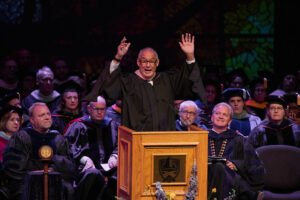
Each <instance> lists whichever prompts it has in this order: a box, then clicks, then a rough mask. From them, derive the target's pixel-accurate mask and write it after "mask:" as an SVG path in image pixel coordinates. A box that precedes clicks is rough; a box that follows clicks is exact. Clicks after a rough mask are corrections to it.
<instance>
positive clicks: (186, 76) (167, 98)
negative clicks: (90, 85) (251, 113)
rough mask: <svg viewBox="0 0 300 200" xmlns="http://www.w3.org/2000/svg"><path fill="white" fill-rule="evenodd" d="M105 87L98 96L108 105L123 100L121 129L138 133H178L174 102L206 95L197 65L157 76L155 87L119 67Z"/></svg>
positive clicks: (107, 79)
mask: <svg viewBox="0 0 300 200" xmlns="http://www.w3.org/2000/svg"><path fill="white" fill-rule="evenodd" d="M107 71H108V70H104V72H107ZM102 84H103V86H102V87H101V88H102V89H100V91H99V94H102V95H104V96H105V98H106V99H107V101H108V102H115V101H116V100H118V99H122V125H125V126H127V127H129V128H131V129H133V130H136V131H167V130H176V128H175V123H174V122H175V121H176V118H175V117H176V111H175V109H174V106H173V101H174V100H175V99H186V98H189V97H191V96H192V95H198V98H199V96H200V97H201V96H202V95H203V94H204V89H203V88H204V87H203V84H202V79H201V76H200V69H199V67H198V65H197V63H193V64H189V65H188V64H185V66H182V67H181V69H174V70H171V71H168V72H158V73H157V74H156V76H155V77H154V78H153V80H152V83H149V82H148V81H146V80H143V79H141V78H140V77H139V76H137V75H136V74H135V73H124V72H122V71H121V69H120V67H119V68H118V69H116V70H115V71H113V72H112V74H109V73H108V74H107V76H106V79H105V80H104V81H103V83H102Z"/></svg>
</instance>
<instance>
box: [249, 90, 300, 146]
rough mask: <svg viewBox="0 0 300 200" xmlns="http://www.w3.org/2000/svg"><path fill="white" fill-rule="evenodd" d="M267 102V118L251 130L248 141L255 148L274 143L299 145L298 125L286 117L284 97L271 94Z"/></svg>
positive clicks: (299, 127) (299, 128) (299, 129)
mask: <svg viewBox="0 0 300 200" xmlns="http://www.w3.org/2000/svg"><path fill="white" fill-rule="evenodd" d="M267 102H268V104H267V119H266V120H264V121H263V122H262V123H261V124H259V125H258V126H257V127H256V128H254V129H253V130H252V131H251V133H250V135H249V138H248V140H249V142H250V143H251V144H252V145H253V146H254V147H255V148H257V147H260V146H264V145H275V144H284V145H291V146H297V147H300V126H299V125H297V124H296V123H295V122H293V121H292V120H290V119H287V117H286V108H287V104H286V102H285V101H284V99H283V98H282V97H278V96H273V95H271V96H268V98H267Z"/></svg>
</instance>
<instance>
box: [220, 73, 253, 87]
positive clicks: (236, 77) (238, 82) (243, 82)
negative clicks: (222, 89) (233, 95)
mask: <svg viewBox="0 0 300 200" xmlns="http://www.w3.org/2000/svg"><path fill="white" fill-rule="evenodd" d="M226 77H227V78H226V80H225V81H226V88H245V87H246V86H247V84H248V78H247V75H246V74H245V72H244V71H243V70H242V69H235V70H232V71H230V72H229V73H227V75H226Z"/></svg>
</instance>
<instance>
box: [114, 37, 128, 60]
mask: <svg viewBox="0 0 300 200" xmlns="http://www.w3.org/2000/svg"><path fill="white" fill-rule="evenodd" d="M130 45H131V43H130V42H127V39H126V37H123V39H122V40H121V42H120V44H119V46H118V51H117V54H116V56H115V58H116V59H118V60H121V59H122V58H123V56H124V55H125V54H126V53H127V51H128V49H129V47H130Z"/></svg>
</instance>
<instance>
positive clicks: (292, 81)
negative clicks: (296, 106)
mask: <svg viewBox="0 0 300 200" xmlns="http://www.w3.org/2000/svg"><path fill="white" fill-rule="evenodd" d="M297 87H298V82H297V77H296V75H295V74H292V73H287V74H286V75H285V76H283V78H282V81H281V83H280V85H279V86H278V89H276V90H274V91H273V92H271V93H270V95H276V96H283V95H285V94H286V93H293V92H297Z"/></svg>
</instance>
